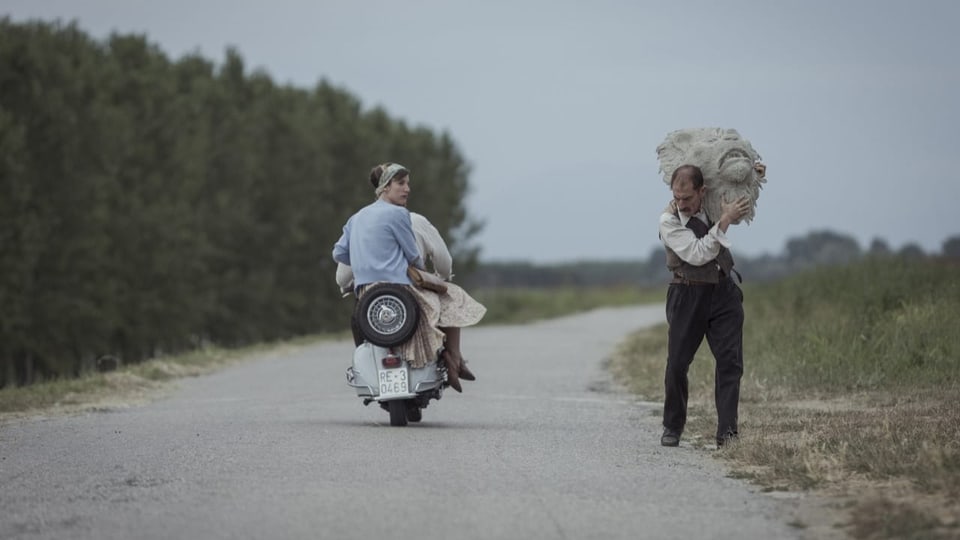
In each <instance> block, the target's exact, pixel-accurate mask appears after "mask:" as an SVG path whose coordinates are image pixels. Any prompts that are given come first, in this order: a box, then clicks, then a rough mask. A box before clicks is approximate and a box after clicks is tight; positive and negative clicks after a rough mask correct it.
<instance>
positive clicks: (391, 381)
mask: <svg viewBox="0 0 960 540" xmlns="http://www.w3.org/2000/svg"><path fill="white" fill-rule="evenodd" d="M379 373H380V397H381V398H382V397H387V396H394V395H398V394H399V395H405V394H408V393H410V389H409V379H408V378H407V368H405V367H400V368H396V369H381V370H380V372H379Z"/></svg>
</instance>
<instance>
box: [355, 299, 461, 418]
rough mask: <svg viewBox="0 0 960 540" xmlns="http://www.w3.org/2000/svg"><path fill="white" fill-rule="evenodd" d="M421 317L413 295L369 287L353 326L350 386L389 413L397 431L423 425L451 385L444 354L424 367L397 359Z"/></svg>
mask: <svg viewBox="0 0 960 540" xmlns="http://www.w3.org/2000/svg"><path fill="white" fill-rule="evenodd" d="M419 318H420V307H419V305H418V304H417V301H416V298H414V296H413V294H412V293H411V292H410V291H409V290H407V289H406V288H405V287H404V286H402V285H396V284H392V283H378V284H375V285H370V286H368V289H367V290H366V291H364V293H363V296H362V297H361V298H360V300H359V301H358V302H357V305H356V307H355V309H354V313H353V317H352V324H351V327H352V329H353V336H354V343H355V344H356V346H357V348H356V350H355V351H354V353H353V364H352V365H351V366H350V367H348V368H347V384H348V385H350V386H352V387H353V388H355V389H356V391H357V396H358V397H361V398H363V404H364V405H369V404H371V403H373V402H377V403H379V405H380V407H381V408H382V409H384V410H386V411H388V412H389V413H390V425H391V426H405V425H407V422H419V421H420V420H421V419H422V418H423V409H425V408H426V407H427V404H428V403H429V402H430V400H431V399H440V397H441V396H442V395H443V387H444V383H445V382H446V380H447V369H446V367H445V366H444V363H443V362H442V361H440V360H439V354H438V357H437V358H433V359H431V361H428V362H427V363H426V365H424V366H423V367H420V368H414V367H412V366H411V365H410V363H409V362H408V359H407V358H403V357H401V356H399V355H398V354H397V350H398V347H399V346H400V345H402V344H403V343H405V342H406V341H407V340H409V339H410V338H411V337H412V336H413V334H414V333H415V332H416V330H417V324H418V322H419Z"/></svg>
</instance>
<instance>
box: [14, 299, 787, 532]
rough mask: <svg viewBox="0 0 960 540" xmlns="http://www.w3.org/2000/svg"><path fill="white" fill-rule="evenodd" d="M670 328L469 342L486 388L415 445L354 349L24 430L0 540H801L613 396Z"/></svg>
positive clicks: (643, 312)
mask: <svg viewBox="0 0 960 540" xmlns="http://www.w3.org/2000/svg"><path fill="white" fill-rule="evenodd" d="M662 317H663V310H662V306H649V307H636V308H626V309H604V310H597V311H594V312H591V313H587V314H583V315H579V316H573V317H566V318H561V319H556V320H553V321H546V322H542V323H536V324H531V325H524V326H497V327H482V328H472V329H468V330H466V331H464V348H465V350H466V351H467V353H468V357H469V358H472V359H473V362H472V364H471V366H472V367H473V370H474V371H475V372H476V373H477V375H478V378H479V380H478V381H476V382H473V383H469V382H464V383H463V384H464V387H465V392H464V393H463V394H457V393H456V392H453V391H448V392H447V393H445V394H444V397H443V399H442V400H440V401H434V402H432V403H431V405H430V407H429V408H427V409H426V410H425V411H424V419H423V422H422V423H421V424H411V425H410V426H407V427H404V428H394V427H390V426H389V421H388V417H387V414H386V413H385V412H384V411H382V410H380V409H379V408H378V407H376V406H375V405H371V406H369V407H363V406H362V405H361V402H360V401H359V399H357V398H355V397H354V396H355V394H354V393H353V392H354V391H353V390H352V389H351V388H349V387H347V386H346V384H345V380H344V374H343V373H344V370H345V368H346V366H347V364H348V362H349V358H350V355H351V352H352V344H351V343H349V342H335V343H324V344H318V345H316V346H312V347H309V348H307V349H301V350H297V351H296V352H289V351H288V352H286V353H277V354H273V355H266V356H265V357H264V358H262V359H258V360H257V361H253V362H248V363H243V364H240V365H236V366H234V367H231V368H229V369H227V370H224V371H221V372H219V373H216V374H213V375H209V376H205V377H201V378H196V379H188V380H183V381H181V382H180V383H179V387H178V388H177V390H176V391H175V392H173V393H172V395H169V396H168V397H164V398H163V399H160V400H158V401H154V402H153V403H150V404H148V405H145V406H139V407H133V408H127V409H119V410H114V411H106V412H99V413H90V414H86V415H82V416H74V417H66V418H48V419H34V420H29V421H22V422H17V423H14V424H10V425H7V426H5V427H3V428H0V538H3V539H13V538H51V539H54V538H56V539H60V538H72V539H86V538H89V539H129V538H142V539H154V538H157V539H159V538H184V539H188V538H189V539H194V538H204V539H206V538H231V539H235V538H251V539H254V538H255V539H261V538H305V539H306V538H310V539H314V538H329V539H369V538H410V539H413V538H425V539H447V538H467V539H473V538H476V539H498V538H504V539H514V538H515V539H539V538H543V539H555V538H568V539H586V538H591V539H592V538H611V539H612V538H629V539H637V538H658V539H660V538H664V539H667V538H684V539H688V538H700V539H709V538H717V539H721V538H724V539H725V538H738V539H754V538H755V539H773V538H798V537H799V536H798V535H799V532H798V531H797V530H795V529H793V528H791V527H790V526H789V525H788V524H787V522H788V521H789V520H790V517H789V515H788V510H787V508H786V507H785V506H784V505H785V504H786V503H784V502H781V501H776V500H774V499H771V498H769V497H767V496H765V495H763V494H761V493H759V492H758V490H757V489H756V488H754V487H751V486H749V485H748V484H745V483H743V482H741V481H738V480H734V479H731V478H728V477H727V476H726V475H725V472H724V470H723V469H722V463H720V462H719V461H718V460H715V459H712V458H711V457H710V456H709V455H708V453H707V452H704V451H703V450H695V449H693V448H690V447H684V446H681V447H680V448H679V449H667V448H662V447H661V446H659V434H660V428H659V426H658V419H657V417H656V415H655V412H654V411H655V409H656V407H655V406H653V405H648V404H643V403H638V402H636V401H634V400H633V399H632V398H631V397H630V396H628V395H626V394H623V393H621V392H618V391H616V390H614V389H612V388H611V385H610V384H609V379H608V376H607V375H606V374H605V372H604V371H603V370H602V368H601V362H602V360H603V359H604V357H605V356H607V355H608V354H609V353H610V352H611V351H612V349H613V347H614V346H615V345H616V343H617V342H618V341H619V340H620V339H621V338H622V337H623V336H624V335H625V334H627V333H628V332H630V331H631V330H633V329H635V328H637V327H640V326H643V325H647V324H654V323H657V322H659V321H661V320H662Z"/></svg>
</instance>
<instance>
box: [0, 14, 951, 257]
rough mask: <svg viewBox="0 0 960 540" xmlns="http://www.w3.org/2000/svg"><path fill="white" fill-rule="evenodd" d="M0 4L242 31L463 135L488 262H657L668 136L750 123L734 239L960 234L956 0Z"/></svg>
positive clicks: (745, 246)
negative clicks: (753, 166) (750, 205)
mask: <svg viewBox="0 0 960 540" xmlns="http://www.w3.org/2000/svg"><path fill="white" fill-rule="evenodd" d="M0 14H5V15H10V16H11V17H12V19H13V20H15V21H21V20H24V19H28V18H42V19H44V20H53V19H57V18H59V19H61V20H63V21H70V20H73V19H76V20H77V21H78V23H79V26H80V27H81V28H83V29H84V30H86V31H88V32H89V33H90V34H92V35H93V36H95V37H97V38H101V37H105V36H107V35H108V34H109V33H110V32H111V31H116V32H120V33H142V34H145V35H146V36H147V37H148V39H149V40H150V41H151V42H154V43H156V44H157V45H159V46H160V48H161V49H162V50H164V51H165V52H167V53H168V54H169V55H170V56H171V57H172V58H179V57H180V56H182V55H183V54H186V53H189V52H200V53H201V54H202V55H203V56H205V57H207V58H209V59H211V60H214V61H216V62H217V63H220V62H221V61H222V59H223V54H224V51H225V50H226V48H227V47H228V46H234V47H235V48H236V49H237V50H238V51H239V52H240V54H241V56H242V57H243V58H244V60H245V61H246V62H247V65H248V66H249V67H250V68H251V69H256V68H261V69H262V70H264V71H266V72H267V73H269V74H270V75H271V77H272V78H273V79H274V80H275V81H276V82H278V83H291V84H293V85H296V86H300V87H303V88H309V87H311V86H313V85H314V84H315V83H316V82H317V81H319V80H320V79H326V80H328V81H330V82H332V83H334V84H337V85H338V86H341V87H343V88H344V89H346V90H347V91H349V92H351V93H352V94H354V95H355V96H357V97H358V98H359V99H360V100H361V101H362V102H363V104H364V106H365V107H368V108H371V107H373V106H376V105H381V106H383V107H384V108H385V109H386V110H387V111H388V113H389V114H390V115H391V116H393V117H396V118H403V119H405V120H407V121H408V122H409V123H410V124H413V125H418V124H422V125H426V126H428V127H430V128H432V129H435V130H447V131H448V132H449V133H450V134H451V135H452V136H453V137H454V139H455V140H456V141H457V143H458V144H459V146H460V149H461V151H462V152H463V153H464V155H465V156H466V158H467V159H468V161H469V162H470V163H471V165H472V167H473V173H472V175H471V184H472V186H473V192H472V194H471V195H470V198H469V201H468V205H469V207H470V210H471V212H472V213H473V215H474V216H476V217H478V218H481V219H483V220H485V221H486V227H485V229H484V232H483V233H482V234H481V236H480V237H479V239H478V241H479V243H480V245H481V246H482V248H483V250H482V254H481V257H482V258H483V259H484V260H488V261H489V260H515V259H527V260H532V261H534V262H560V261H573V260H579V259H635V258H646V257H647V256H648V255H649V254H650V251H651V250H652V249H654V248H655V247H657V246H658V245H659V244H658V240H657V217H658V214H659V212H660V210H661V209H662V208H663V206H664V204H665V203H666V202H667V200H668V199H669V197H670V192H669V189H668V188H667V186H666V185H665V184H664V183H663V182H662V180H661V177H660V175H659V174H658V165H657V160H656V153H655V149H656V146H657V145H658V144H659V143H660V142H661V141H662V140H663V138H664V136H665V135H666V134H667V133H668V132H670V131H673V130H675V129H681V128H688V127H724V128H734V129H737V130H738V131H739V132H740V134H741V135H742V136H743V137H745V138H747V139H749V140H750V141H751V143H752V144H753V146H754V148H756V149H757V151H759V152H760V154H761V156H762V157H763V161H764V162H765V163H766V164H767V166H768V172H767V177H768V182H767V183H766V184H765V187H764V190H763V192H762V193H761V196H760V199H759V202H758V208H757V217H756V219H755V220H754V221H753V223H751V224H750V225H741V226H737V227H735V228H732V229H731V231H730V233H729V236H730V237H731V240H732V241H733V244H734V251H735V252H739V253H744V254H748V255H760V254H764V253H766V254H771V255H776V254H780V253H782V252H783V249H784V246H785V243H786V241H787V240H788V239H789V238H791V237H797V236H803V235H805V234H807V233H808V232H810V231H813V230H823V229H829V230H833V231H836V232H839V233H844V234H850V235H852V236H854V237H855V238H856V239H857V240H858V241H859V242H860V244H861V246H863V247H864V248H866V247H867V246H868V245H869V242H870V241H871V240H872V239H873V238H875V237H880V238H883V239H885V240H886V241H887V242H888V243H889V244H890V245H891V247H893V248H894V249H899V248H900V247H902V246H903V245H905V244H907V243H916V244H919V245H920V246H921V247H922V248H923V249H925V250H927V251H930V252H933V251H939V249H940V247H941V245H942V243H943V241H944V239H946V238H947V237H950V236H953V235H957V234H960V217H958V214H957V211H956V201H957V200H960V182H958V181H957V179H956V178H955V175H954V172H953V170H952V168H951V167H948V165H952V163H950V162H949V161H948V160H950V159H952V158H950V156H951V155H955V153H956V147H957V144H958V142H960V137H958V135H957V134H958V127H960V105H958V101H957V100H958V98H957V96H958V95H960V69H958V68H960V60H958V58H960V57H958V51H960V37H958V33H957V32H956V28H957V27H958V26H960V2H954V1H952V0H942V1H924V0H917V1H911V2H907V1H899V2H891V1H882V0H881V1H867V0H855V1H843V0H807V1H783V2H775V1H759V0H758V1H735V0H734V1H726V2H715V1H701V2H663V1H661V2H655V3H654V2H647V1H630V0H593V1H591V2H585V1H573V0H528V1H524V0H512V1H511V0H488V1H477V0H448V1H441V0H408V1H390V0H359V1H356V0H343V1H324V0H312V1H307V0H272V1H269V2H264V1H262V0H257V1H253V0H232V1H225V0H224V1H221V0H216V1H213V0H210V1H200V2H198V1H196V0H191V1H185V0H165V1H163V2H156V1H152V0H151V1H142V0H84V1H77V0H56V1H55V0H0ZM389 159H393V158H392V157H391V156H370V163H371V164H373V163H376V162H380V161H384V160H389ZM358 174H361V175H362V174H364V171H358ZM413 174H414V176H413V181H414V184H413V186H414V193H413V196H414V197H415V196H416V192H415V189H416V183H415V182H416V171H413Z"/></svg>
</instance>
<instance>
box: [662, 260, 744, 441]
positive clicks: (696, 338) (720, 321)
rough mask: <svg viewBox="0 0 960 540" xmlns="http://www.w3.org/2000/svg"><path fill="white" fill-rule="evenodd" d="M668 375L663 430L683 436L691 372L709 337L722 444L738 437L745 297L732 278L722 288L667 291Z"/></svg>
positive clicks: (687, 287) (675, 286)
mask: <svg viewBox="0 0 960 540" xmlns="http://www.w3.org/2000/svg"><path fill="white" fill-rule="evenodd" d="M667 323H668V324H669V325H670V330H669V334H668V340H669V342H668V344H667V370H666V375H665V377H664V387H665V392H666V397H665V399H664V403H663V427H665V428H667V429H672V430H675V431H677V432H683V427H684V425H686V423H687V395H688V393H689V388H688V382H687V371H688V370H689V369H690V363H691V362H693V356H694V354H696V352H697V349H698V348H700V344H701V343H702V342H703V338H704V336H706V338H707V343H708V344H709V345H710V351H711V352H712V353H713V357H714V359H715V360H716V373H715V376H714V385H715V387H714V392H715V399H716V403H717V438H720V437H722V436H723V435H725V434H727V433H737V405H738V403H739V401H740V377H741V376H742V375H743V293H742V292H741V291H740V288H739V287H737V285H736V283H734V282H733V280H732V279H730V278H729V277H727V278H725V279H721V280H720V283H719V284H717V285H684V284H682V283H672V284H670V288H669V289H668V290H667Z"/></svg>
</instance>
